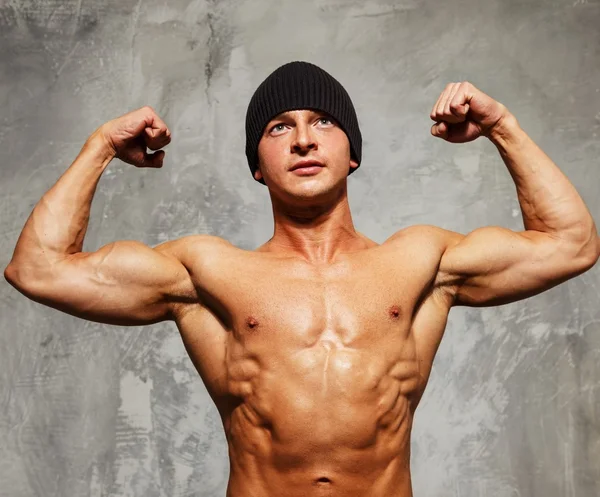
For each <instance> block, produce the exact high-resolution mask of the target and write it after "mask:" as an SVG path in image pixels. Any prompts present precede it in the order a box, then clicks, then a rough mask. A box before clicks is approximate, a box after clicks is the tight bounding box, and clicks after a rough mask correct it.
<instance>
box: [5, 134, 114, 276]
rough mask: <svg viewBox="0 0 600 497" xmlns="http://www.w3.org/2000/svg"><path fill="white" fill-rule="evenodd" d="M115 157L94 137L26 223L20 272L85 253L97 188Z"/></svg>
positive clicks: (16, 261) (18, 252)
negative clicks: (84, 241) (85, 238)
mask: <svg viewBox="0 0 600 497" xmlns="http://www.w3.org/2000/svg"><path fill="white" fill-rule="evenodd" d="M113 156H114V155H113V154H112V152H111V151H110V150H109V149H108V148H107V147H106V146H105V143H104V141H103V140H102V138H101V137H100V136H99V135H98V132H95V133H94V134H92V135H91V136H90V138H89V139H88V140H87V141H86V143H85V145H84V146H83V148H82V149H81V152H80V153H79V155H78V156H77V158H76V159H75V161H74V162H73V163H72V164H71V166H70V167H69V168H68V169H67V170H66V171H65V172H64V173H63V175H62V176H61V177H60V178H59V180H58V181H57V182H56V184H55V185H54V186H53V187H52V188H50V190H48V191H47V192H46V193H45V194H44V195H43V196H42V198H41V199H40V201H39V202H38V203H37V205H36V206H35V208H34V209H33V212H32V213H31V215H30V216H29V218H28V220H27V222H26V223H25V227H24V228H23V231H22V232H21V235H20V236H19V240H18V241H17V245H16V247H15V251H14V254H13V258H12V261H11V264H12V265H14V266H18V269H19V272H22V273H29V274H34V273H35V271H37V269H38V268H43V267H48V266H49V265H51V264H52V263H53V262H55V261H56V260H57V259H58V258H61V257H64V256H66V255H68V254H72V253H76V252H80V251H81V249H82V247H83V239H84V236H85V233H86V230H87V226H88V221H89V215H90V208H91V204H92V199H93V196H94V193H95V191H96V186H97V184H98V181H99V179H100V176H101V175H102V173H103V171H104V169H105V168H106V166H107V165H108V163H109V162H110V161H111V159H112V158H113Z"/></svg>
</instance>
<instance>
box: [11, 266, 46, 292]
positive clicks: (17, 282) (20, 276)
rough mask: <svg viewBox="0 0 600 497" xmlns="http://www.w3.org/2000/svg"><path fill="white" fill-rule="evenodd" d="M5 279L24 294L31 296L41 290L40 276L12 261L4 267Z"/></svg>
mask: <svg viewBox="0 0 600 497" xmlns="http://www.w3.org/2000/svg"><path fill="white" fill-rule="evenodd" d="M4 279H5V280H6V281H7V282H8V283H10V285H11V286H13V287H14V288H16V289H17V290H18V291H19V292H21V293H22V294H23V295H25V296H27V297H30V298H31V296H32V295H34V294H35V292H36V291H38V290H39V288H38V287H39V282H40V278H39V275H37V274H32V273H31V271H30V270H28V269H26V268H25V267H23V266H20V265H18V264H15V263H14V262H10V263H9V264H8V266H6V268H5V269H4Z"/></svg>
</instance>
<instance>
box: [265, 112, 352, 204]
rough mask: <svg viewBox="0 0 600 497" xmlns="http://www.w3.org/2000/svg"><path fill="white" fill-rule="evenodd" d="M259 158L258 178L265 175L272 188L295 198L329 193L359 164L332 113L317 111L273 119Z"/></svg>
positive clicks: (267, 130) (293, 113) (268, 184)
mask: <svg viewBox="0 0 600 497" xmlns="http://www.w3.org/2000/svg"><path fill="white" fill-rule="evenodd" d="M258 157H259V169H258V170H257V171H256V172H255V173H254V177H255V178H256V179H257V180H259V179H261V178H264V181H265V183H266V184H267V186H268V187H269V189H270V190H271V191H276V192H280V193H282V194H285V195H286V196H292V197H304V198H313V197H315V196H318V195H319V194H323V193H326V192H328V191H330V190H332V188H333V187H334V186H336V185H339V184H340V182H343V181H345V179H346V177H347V176H348V170H349V168H350V167H358V164H357V163H356V161H354V160H352V159H350V142H349V141H348V137H347V136H346V133H344V131H343V130H342V128H340V127H339V125H338V124H337V123H336V122H335V120H334V119H333V118H332V117H331V116H329V115H328V114H326V113H324V112H321V111H315V110H292V111H288V112H283V113H282V114H279V115H278V116H276V117H275V118H273V119H271V121H269V123H268V124H267V126H266V127H265V129H264V131H263V134H262V137H261V139H260V142H259V144H258ZM303 163H305V164H303ZM311 164H312V165H311ZM298 166H305V167H298Z"/></svg>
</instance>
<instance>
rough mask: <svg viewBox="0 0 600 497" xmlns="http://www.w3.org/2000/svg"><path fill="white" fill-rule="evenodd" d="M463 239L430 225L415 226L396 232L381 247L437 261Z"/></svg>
mask: <svg viewBox="0 0 600 497" xmlns="http://www.w3.org/2000/svg"><path fill="white" fill-rule="evenodd" d="M464 237H465V235H462V234H460V233H457V232H455V231H451V230H447V229H445V228H441V227H439V226H435V225H432V224H415V225H411V226H407V227H405V228H402V229H400V230H398V231H397V232H395V233H394V234H393V235H392V236H390V237H389V238H388V239H387V240H386V241H385V242H384V243H383V245H384V246H386V247H389V248H390V249H391V250H392V251H393V252H396V251H398V250H400V251H402V252H408V253H413V254H419V255H429V256H431V257H434V258H436V259H437V258H439V257H441V256H442V255H443V254H444V252H446V250H448V249H449V248H451V247H453V246H454V245H456V244H457V243H459V242H460V241H461V240H462V239H463V238H464Z"/></svg>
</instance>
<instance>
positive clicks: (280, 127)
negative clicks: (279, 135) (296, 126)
mask: <svg viewBox="0 0 600 497" xmlns="http://www.w3.org/2000/svg"><path fill="white" fill-rule="evenodd" d="M284 128H285V124H276V125H275V126H273V127H272V128H271V131H283V129H284Z"/></svg>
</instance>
